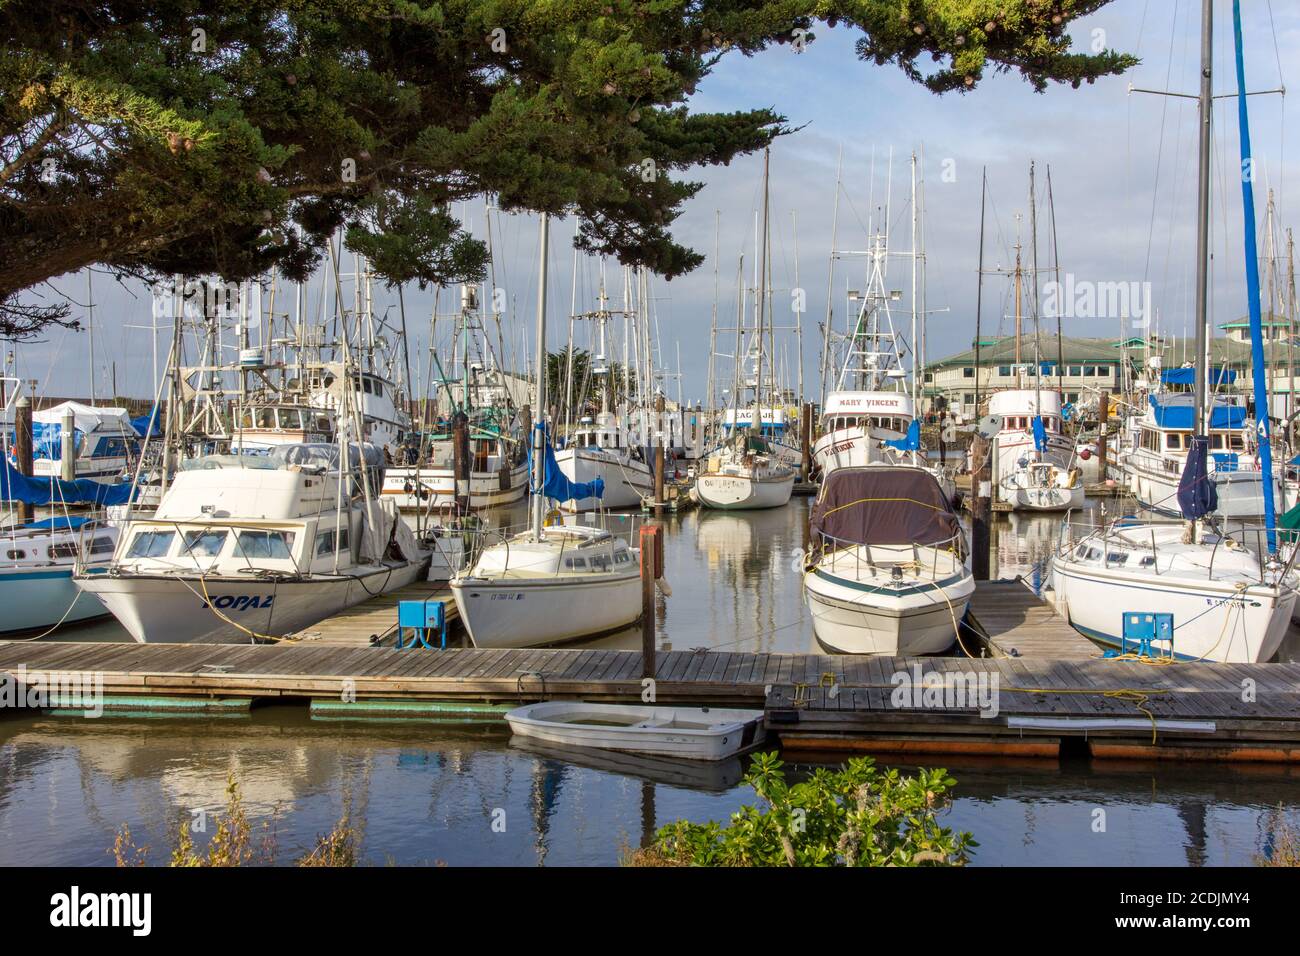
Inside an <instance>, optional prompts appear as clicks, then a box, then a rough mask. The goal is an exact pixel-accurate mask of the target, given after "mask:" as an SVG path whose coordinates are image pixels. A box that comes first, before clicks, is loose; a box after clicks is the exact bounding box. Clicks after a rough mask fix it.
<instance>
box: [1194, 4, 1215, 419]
mask: <svg viewBox="0 0 1300 956" xmlns="http://www.w3.org/2000/svg"><path fill="white" fill-rule="evenodd" d="M1213 41H1214V3H1213V0H1201V91H1200V97H1199V108H1200V116H1199V119H1200V133H1199V140H1198V150H1197V152H1198V160H1197V171H1196V304H1195V308H1194V320H1195V322H1196V386H1195V388H1196V392H1195V394H1196V434H1198V435H1204V434H1205V432H1206V424H1207V422H1206V418H1205V396H1206V394H1207V391H1206V377H1207V376H1208V375H1209V369H1208V368H1207V364H1208V363H1207V362H1206V356H1205V348H1206V333H1207V331H1208V330H1207V328H1206V323H1207V322H1208V321H1209V309H1208V301H1207V296H1208V293H1209V277H1210V270H1209V258H1210V172H1211V170H1210V146H1211V141H1210V130H1211V124H1212V121H1213V118H1214V115H1213V109H1212V107H1213V105H1214V90H1213V80H1214V42H1213Z"/></svg>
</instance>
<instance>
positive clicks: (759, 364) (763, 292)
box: [750, 149, 771, 435]
mask: <svg viewBox="0 0 1300 956" xmlns="http://www.w3.org/2000/svg"><path fill="white" fill-rule="evenodd" d="M770 152H771V151H770V150H768V149H764V150H763V229H762V247H761V250H760V252H759V256H758V289H757V292H756V298H757V300H758V301H757V312H758V330H757V335H756V336H755V341H756V342H757V343H758V357H757V358H756V359H755V365H754V420H753V421H752V422H751V423H750V429H751V430H753V429H755V428H757V429H758V433H759V434H760V435H761V434H762V432H763V306H764V305H765V303H766V300H767V242H768V237H767V172H768V160H769V156H770Z"/></svg>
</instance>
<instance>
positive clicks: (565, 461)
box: [555, 448, 654, 511]
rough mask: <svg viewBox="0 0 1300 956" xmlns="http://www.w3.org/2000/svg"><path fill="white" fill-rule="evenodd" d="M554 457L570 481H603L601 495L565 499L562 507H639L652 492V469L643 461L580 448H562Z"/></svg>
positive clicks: (570, 508) (584, 509) (589, 509)
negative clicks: (603, 490)
mask: <svg viewBox="0 0 1300 956" xmlns="http://www.w3.org/2000/svg"><path fill="white" fill-rule="evenodd" d="M555 461H556V463H557V464H558V465H559V466H560V471H562V472H563V473H564V477H566V478H568V479H569V480H570V481H574V482H588V481H594V480H595V479H597V478H600V479H601V480H602V481H603V482H604V483H605V496H604V498H600V499H597V498H583V499H581V500H576V501H575V500H570V501H564V502H561V503H560V508H561V509H563V510H564V511H591V510H593V509H595V508H598V507H602V506H603V507H605V508H639V507H641V502H642V500H643V499H645V498H646V497H648V496H650V495H652V494H653V493H654V473H653V472H652V471H651V470H650V468H649V466H648V465H646V464H645V463H644V462H640V461H635V460H633V459H630V458H623V457H622V456H618V457H615V456H607V455H604V454H601V453H599V452H595V453H593V452H591V451H589V450H587V449H583V448H562V449H560V450H559V451H557V452H556V453H555Z"/></svg>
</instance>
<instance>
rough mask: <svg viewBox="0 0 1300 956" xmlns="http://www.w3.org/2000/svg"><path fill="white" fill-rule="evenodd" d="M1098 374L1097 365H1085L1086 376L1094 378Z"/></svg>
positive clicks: (1084, 373)
mask: <svg viewBox="0 0 1300 956" xmlns="http://www.w3.org/2000/svg"><path fill="white" fill-rule="evenodd" d="M1096 374H1097V367H1096V366H1095V365H1085V366H1084V367H1083V375H1084V377H1085V378H1092V377H1094V376H1095V375H1096Z"/></svg>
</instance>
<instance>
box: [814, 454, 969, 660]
mask: <svg viewBox="0 0 1300 956" xmlns="http://www.w3.org/2000/svg"><path fill="white" fill-rule="evenodd" d="M811 529H812V534H813V542H812V545H811V547H810V550H809V554H808V559H807V572H806V573H805V575H804V596H805V599H806V600H807V602H808V607H809V609H810V610H811V612H812V618H813V630H814V632H815V633H816V635H817V641H818V642H819V643H820V644H821V645H822V646H823V647H825V648H826V649H828V650H830V651H832V652H834V653H839V654H883V655H890V656H895V657H897V656H908V655H912V654H937V653H940V652H942V651H944V650H947V649H948V648H949V647H951V646H952V644H953V641H954V640H956V637H957V629H958V626H959V624H960V622H961V620H962V618H963V617H964V616H965V614H966V607H967V605H968V604H969V603H970V599H971V595H972V594H974V593H975V579H974V576H973V575H972V573H971V570H970V568H969V567H968V566H967V558H968V554H967V548H966V542H965V536H964V532H963V531H962V528H961V524H960V522H959V520H958V517H957V515H956V513H955V512H954V511H953V510H952V506H951V503H950V501H949V499H948V497H947V495H946V494H945V493H944V490H943V488H942V487H941V486H940V484H939V482H938V480H937V479H936V478H935V476H934V475H933V474H932V473H931V472H930V471H929V470H927V469H925V468H920V467H915V466H911V465H865V466H862V467H859V468H837V469H835V470H834V471H832V472H831V474H829V475H827V476H826V477H825V479H823V483H822V487H821V490H820V492H819V493H818V495H817V501H816V503H815V504H814V505H813V511H812V517H811Z"/></svg>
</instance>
